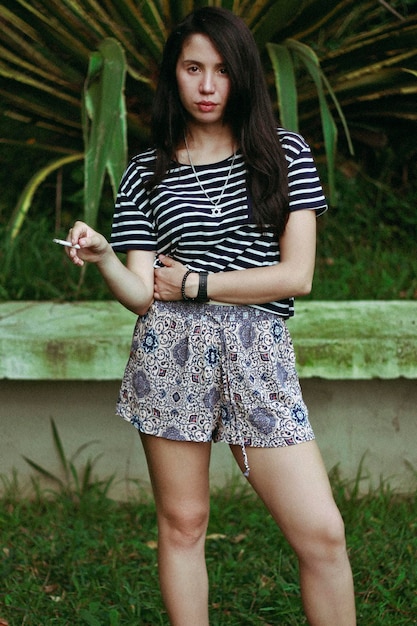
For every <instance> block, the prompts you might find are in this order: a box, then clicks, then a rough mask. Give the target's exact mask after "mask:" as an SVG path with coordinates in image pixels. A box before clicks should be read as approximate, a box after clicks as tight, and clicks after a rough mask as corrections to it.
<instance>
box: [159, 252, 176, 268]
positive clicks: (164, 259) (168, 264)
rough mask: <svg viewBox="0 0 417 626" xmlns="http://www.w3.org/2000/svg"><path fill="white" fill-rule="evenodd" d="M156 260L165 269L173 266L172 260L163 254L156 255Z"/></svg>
mask: <svg viewBox="0 0 417 626" xmlns="http://www.w3.org/2000/svg"><path fill="white" fill-rule="evenodd" d="M158 259H159V261H160V262H161V263H162V264H163V265H165V267H173V266H174V265H175V261H174V259H173V258H172V257H170V256H166V255H165V254H158Z"/></svg>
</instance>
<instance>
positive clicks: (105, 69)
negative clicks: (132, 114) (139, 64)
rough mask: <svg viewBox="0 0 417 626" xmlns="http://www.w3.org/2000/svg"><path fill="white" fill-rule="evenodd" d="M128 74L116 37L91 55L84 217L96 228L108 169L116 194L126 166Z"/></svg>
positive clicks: (85, 124)
mask: <svg viewBox="0 0 417 626" xmlns="http://www.w3.org/2000/svg"><path fill="white" fill-rule="evenodd" d="M125 74H126V61H125V56H124V52H123V49H122V47H121V46H120V44H119V43H118V42H117V41H116V40H114V39H111V38H108V39H105V40H104V41H103V42H102V44H101V45H100V46H99V49H98V52H97V53H95V54H93V55H92V56H91V58H90V64H89V69H88V75H87V80H86V83H85V88H84V98H83V130H84V144H85V160H84V186H85V187H84V188H85V198H84V217H85V220H86V222H88V223H89V224H90V225H91V226H92V227H94V226H95V224H96V221H97V213H98V208H99V203H100V198H101V193H102V188H103V182H104V176H105V172H106V170H108V171H109V174H110V179H111V183H112V187H113V193H114V194H115V193H116V191H117V185H118V184H119V181H120V179H121V177H122V174H123V171H124V169H125V167H126V155H127V140H126V111H125V104H124V80H125Z"/></svg>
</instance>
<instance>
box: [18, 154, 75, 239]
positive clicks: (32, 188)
mask: <svg viewBox="0 0 417 626" xmlns="http://www.w3.org/2000/svg"><path fill="white" fill-rule="evenodd" d="M83 156H84V155H83V154H71V155H69V156H65V157H60V158H59V159H57V160H55V161H52V162H51V163H48V165H46V166H45V167H44V168H42V169H41V170H39V171H38V172H36V174H34V175H33V176H32V178H31V179H30V181H29V182H28V183H27V184H26V186H25V188H24V189H23V191H22V193H21V195H20V198H19V200H18V201H17V204H16V206H15V208H14V211H13V213H12V215H11V217H10V220H9V223H8V226H7V231H8V235H9V238H10V239H11V240H12V241H13V240H14V239H15V238H16V236H17V235H18V234H19V231H20V228H21V227H22V224H23V222H24V220H25V217H26V215H27V213H28V211H29V209H30V206H31V204H32V200H33V196H34V195H35V193H36V191H37V189H38V187H39V186H40V185H41V183H43V181H44V180H45V178H46V177H47V176H49V174H51V173H52V172H54V171H55V170H57V169H59V168H60V167H62V166H63V165H66V164H68V163H73V162H74V161H79V160H81V159H82V158H83Z"/></svg>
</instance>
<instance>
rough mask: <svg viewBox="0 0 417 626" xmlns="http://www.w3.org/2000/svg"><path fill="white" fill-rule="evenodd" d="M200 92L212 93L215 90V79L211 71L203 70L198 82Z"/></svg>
mask: <svg viewBox="0 0 417 626" xmlns="http://www.w3.org/2000/svg"><path fill="white" fill-rule="evenodd" d="M200 91H201V93H213V92H214V91H215V80H214V74H213V73H212V72H204V73H203V75H202V78H201V83H200Z"/></svg>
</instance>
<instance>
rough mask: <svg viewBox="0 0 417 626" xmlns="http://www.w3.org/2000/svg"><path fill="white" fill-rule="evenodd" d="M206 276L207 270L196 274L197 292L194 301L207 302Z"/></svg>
mask: <svg viewBox="0 0 417 626" xmlns="http://www.w3.org/2000/svg"><path fill="white" fill-rule="evenodd" d="M207 277H208V272H199V274H198V292H197V297H196V298H195V301H196V302H208V299H209V298H208V295H207Z"/></svg>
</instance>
